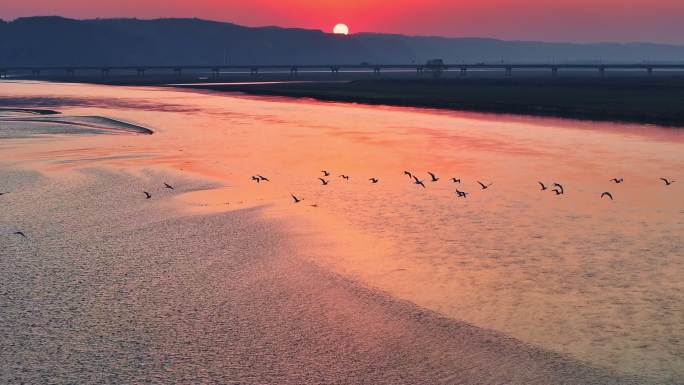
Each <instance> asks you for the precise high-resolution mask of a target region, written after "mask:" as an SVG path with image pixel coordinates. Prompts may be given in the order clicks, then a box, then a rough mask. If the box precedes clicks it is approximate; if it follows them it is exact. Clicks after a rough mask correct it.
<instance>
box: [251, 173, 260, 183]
mask: <svg viewBox="0 0 684 385" xmlns="http://www.w3.org/2000/svg"><path fill="white" fill-rule="evenodd" d="M252 180H253V181H255V182H257V183H259V182H261V179H259V177H258V176H255V175H253V176H252Z"/></svg>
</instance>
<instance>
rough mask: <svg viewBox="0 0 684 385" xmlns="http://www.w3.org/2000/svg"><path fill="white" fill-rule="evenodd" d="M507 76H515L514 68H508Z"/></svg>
mask: <svg viewBox="0 0 684 385" xmlns="http://www.w3.org/2000/svg"><path fill="white" fill-rule="evenodd" d="M506 76H513V68H511V67H506Z"/></svg>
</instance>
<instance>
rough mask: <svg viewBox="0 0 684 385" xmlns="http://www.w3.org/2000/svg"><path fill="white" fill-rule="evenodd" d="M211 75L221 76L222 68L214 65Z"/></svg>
mask: <svg viewBox="0 0 684 385" xmlns="http://www.w3.org/2000/svg"><path fill="white" fill-rule="evenodd" d="M211 76H212V77H214V78H219V77H220V76H221V69H220V68H218V67H214V68H212V69H211Z"/></svg>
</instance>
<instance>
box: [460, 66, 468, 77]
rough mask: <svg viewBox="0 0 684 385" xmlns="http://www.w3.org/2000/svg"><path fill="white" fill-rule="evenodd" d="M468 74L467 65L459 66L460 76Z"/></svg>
mask: <svg viewBox="0 0 684 385" xmlns="http://www.w3.org/2000/svg"><path fill="white" fill-rule="evenodd" d="M466 75H468V67H466V66H463V67H461V76H466Z"/></svg>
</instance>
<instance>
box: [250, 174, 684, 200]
mask: <svg viewBox="0 0 684 385" xmlns="http://www.w3.org/2000/svg"><path fill="white" fill-rule="evenodd" d="M321 173H322V174H323V176H322V177H319V178H318V180H319V181H320V182H321V185H323V186H327V185H328V184H329V183H330V180H329V179H325V177H329V176H330V172H329V171H327V170H321ZM404 175H406V176H408V177H409V179H411V180H412V181H413V184H415V185H418V186H421V187H423V188H426V186H425V183H424V182H423V181H422V180H421V179H420V178H418V176H416V175H414V174H413V173H411V172H410V171H404ZM428 175H429V176H430V182H432V183H434V182H437V181H439V180H440V178H439V177H438V176H437V175H436V174H435V173H433V172H430V171H428ZM339 177H340V178H342V179H344V180H345V181H348V180H349V176H348V175H344V174H341V175H340V176H339ZM252 180H253V181H255V182H257V183H260V182H262V181H267V182H268V181H269V180H268V179H267V178H265V177H263V176H261V175H255V176H252ZM450 180H451V182H452V183H456V184H461V179H460V178H451V179H450ZM660 180H661V181H663V182H664V183H665V186H670V185H671V184H672V183H674V182H675V181H674V180H670V179H667V178H660ZM368 181H369V182H371V183H374V184H375V183H378V182H380V180H379V179H378V178H370V179H368ZM476 182H477V184H478V185H480V188H481V189H482V190H487V189H488V188H490V187H491V186H492V185H493V183H483V182H480V181H479V180H478V181H476ZM610 182H614V183H615V184H620V183H623V182H624V179H623V178H613V179H611V180H610ZM537 183H539V186H540V187H541V191H545V190H549V187H547V186H546V185H545V184H544V183H543V182H537ZM552 187H554V188H553V189H551V191H553V192H554V193H555V194H556V195H563V194H565V188H564V187H563V185H562V184H560V183H558V182H555V183H554V184H553V186H552ZM455 193H456V196H457V197H458V198H467V197H468V195H469V194H470V193H468V192H465V191H461V190H459V189H456V191H455ZM290 196H291V197H292V200H293V201H294V203H300V202H301V201H302V200H303V199H302V198H299V197H297V196H295V195H294V194H290ZM604 197H608V198H610V200H613V194H611V193H610V192H608V191H605V192H603V193H602V194H601V199H603V198H604ZM311 206H314V207H318V206H317V205H315V204H314V205H311Z"/></svg>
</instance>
